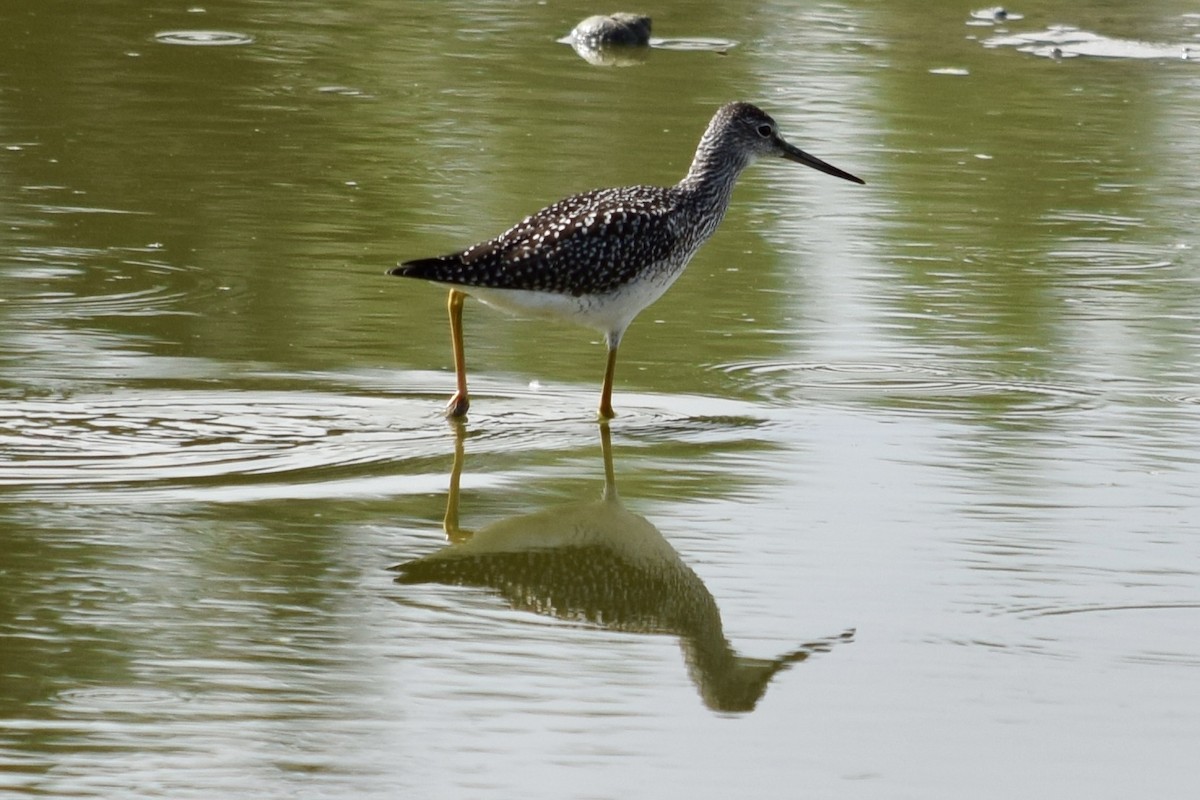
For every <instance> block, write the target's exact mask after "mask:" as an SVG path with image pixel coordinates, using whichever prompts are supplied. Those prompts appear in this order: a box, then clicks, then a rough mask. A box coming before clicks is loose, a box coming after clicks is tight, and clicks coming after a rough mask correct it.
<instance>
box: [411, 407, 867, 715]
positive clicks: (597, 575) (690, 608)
mask: <svg viewBox="0 0 1200 800" xmlns="http://www.w3.org/2000/svg"><path fill="white" fill-rule="evenodd" d="M456 430H457V435H456V439H455V449H454V467H453V470H452V472H451V476H450V491H449V497H448V499H447V503H446V517H445V520H444V525H445V529H446V534H447V536H448V538H449V539H450V544H449V545H448V546H446V547H445V548H443V549H441V550H439V551H437V552H436V553H433V554H431V555H429V556H426V557H424V558H418V559H415V560H412V561H407V562H404V563H402V564H397V565H396V566H394V567H392V568H391V569H392V570H394V571H396V572H398V573H399V576H398V577H397V578H396V582H397V583H401V584H422V583H438V584H447V585H456V586H477V587H484V588H487V589H491V590H492V591H495V592H497V593H498V594H500V595H501V596H502V597H504V599H505V600H506V601H507V602H508V603H509V604H511V605H512V607H514V608H517V609H521V610H526V611H533V612H536V613H539V614H545V615H547V616H552V617H557V618H559V619H567V620H577V621H586V622H589V623H592V624H595V625H599V626H602V627H604V628H609V629H611V630H617V631H627V632H635V633H658V634H670V635H674V636H678V637H679V639H680V643H681V646H682V648H683V653H684V658H685V660H686V662H687V665H688V669H689V672H690V673H691V676H692V680H693V681H694V682H695V684H696V687H697V689H698V690H699V692H700V695H701V697H702V698H703V700H704V703H705V704H706V705H707V706H708V707H709V708H711V709H714V710H717V711H726V712H738V711H750V710H752V709H753V708H754V707H755V705H756V704H757V703H758V701H759V698H761V697H762V695H763V693H764V692H765V691H766V689H767V685H768V684H769V683H770V681H771V679H772V678H773V677H774V676H775V674H776V673H777V672H779V671H780V670H783V669H786V668H787V667H788V666H789V665H791V664H794V663H796V662H799V661H804V660H805V659H807V658H808V657H809V656H811V655H812V654H814V653H821V652H827V651H828V650H829V649H830V648H832V647H833V645H835V644H837V643H838V642H848V641H851V640H852V639H853V637H854V631H853V630H848V631H845V632H844V633H841V634H839V635H836V636H831V637H827V638H823V639H817V640H814V641H811V642H808V643H806V644H803V645H801V646H800V647H798V648H796V649H795V650H791V651H789V652H786V653H784V654H782V655H780V656H778V657H776V658H750V657H747V656H742V655H738V654H737V653H736V652H735V651H734V649H733V647H732V646H731V645H730V643H729V640H728V639H726V638H725V633H724V629H723V626H722V624H721V612H720V610H719V609H718V608H717V603H716V601H715V600H714V599H713V596H712V595H711V594H710V593H709V591H708V589H707V588H705V586H704V583H703V582H702V581H701V580H700V578H699V576H697V575H696V573H695V572H693V571H692V570H691V569H690V568H689V567H688V566H687V564H685V563H684V562H683V560H682V559H681V558H680V557H679V553H677V552H676V551H675V549H674V548H673V547H671V545H670V543H669V542H667V540H666V539H665V538H663V535H662V534H661V533H659V531H658V529H657V528H655V527H654V526H653V525H652V524H650V522H649V521H647V520H646V518H645V517H642V516H640V515H638V514H634V513H632V512H630V511H628V510H627V509H626V508H625V507H624V506H623V505H622V504H621V501H620V499H619V498H618V496H617V489H616V480H615V475H614V470H613V462H612V441H611V434H610V433H609V429H608V425H607V424H601V425H600V441H601V446H602V451H603V457H604V493H603V495H602V496H601V497H600V498H599V499H597V500H592V501H587V502H576V503H569V504H566V505H560V506H556V507H553V508H548V509H545V510H543V511H538V512H536V513H532V514H521V515H518V516H515V517H511V518H509V519H505V520H500V521H499V522H495V523H493V524H491V525H488V526H486V527H484V528H480V529H479V530H477V531H475V532H470V531H464V530H463V529H462V528H460V527H459V524H458V501H459V485H460V479H461V476H462V468H463V459H464V447H463V439H464V427H463V425H462V424H461V423H460V424H457V425H456Z"/></svg>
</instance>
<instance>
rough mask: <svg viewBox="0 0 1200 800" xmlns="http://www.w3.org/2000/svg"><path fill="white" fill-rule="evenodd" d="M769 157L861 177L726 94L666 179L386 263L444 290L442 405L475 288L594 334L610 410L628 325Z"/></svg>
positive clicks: (504, 305) (462, 392)
mask: <svg viewBox="0 0 1200 800" xmlns="http://www.w3.org/2000/svg"><path fill="white" fill-rule="evenodd" d="M772 156H773V157H779V158H786V159H788V160H789V161H794V162H796V163H798V164H804V165H805V166H808V167H812V168H813V169H817V170H820V171H821V172H824V173H827V174H829V175H833V176H835V177H838V178H842V179H844V180H848V181H853V182H854V183H864V181H863V180H862V179H861V178H858V177H856V176H854V175H851V174H850V173H849V172H846V171H844V170H841V169H838V168H837V167H835V166H833V165H831V164H827V163H825V162H824V161H822V160H821V159H819V158H816V157H815V156H811V155H809V154H808V153H806V152H804V151H803V150H801V149H800V148H798V147H795V146H794V145H791V144H789V143H788V142H786V141H784V139H783V138H782V137H781V136H780V135H779V128H778V126H777V125H776V123H775V120H774V119H772V118H771V117H770V115H768V114H767V113H766V112H764V111H763V110H762V109H760V108H758V107H757V106H754V105H751V104H750V103H743V102H732V103H726V104H725V105H723V106H721V108H720V109H718V110H717V113H716V114H714V115H713V118H712V120H711V121H710V122H709V123H708V128H707V129H706V130H705V131H704V135H703V136H702V137H700V144H699V145H698V146H697V147H696V155H695V157H694V158H693V159H692V165H691V167H690V168H689V169H688V172H687V175H685V176H684V177H683V180H681V181H679V183H677V184H675V185H674V186H645V185H639V186H626V187H621V188H615V189H598V190H595V191H591V192H586V193H584V194H579V195H574V196H572V197H568V198H566V199H565V200H560V201H558V202H557V203H554V204H553V205H550V206H547V207H546V208H543V209H542V210H541V211H538V212H537V213H535V214H532V215H530V216H528V217H526V218H525V219H523V220H521V221H520V222H518V223H517V224H516V225H514V226H513V227H511V228H509V229H508V230H507V231H505V232H504V233H502V234H500V235H499V236H496V237H495V238H493V239H488V240H487V241H485V242H481V243H480V244H476V245H472V246H471V247H468V248H467V249H465V250H460V251H459V252H457V253H451V254H450V255H445V256H438V257H435V258H421V259H416V260H414V261H405V262H403V263H401V264H400V265H399V266H397V267H394V268H392V269H391V270H389V271H388V274H389V275H398V276H400V277H404V278H420V279H422V280H427V281H432V282H433V283H437V284H441V285H444V286H448V287H449V289H450V298H449V304H448V305H449V311H450V339H451V343H452V346H453V350H454V370H455V374H456V378H457V390H456V391H455V393H454V395H453V396H452V397H451V398H450V402H449V404H448V405H447V408H446V413H447V415H448V416H451V417H461V416H464V415H465V414H466V413H467V409H468V408H469V407H470V398H469V397H468V395H467V369H466V360H465V357H464V354H463V333H462V309H463V302H464V300H465V298H466V296H467V295H471V296H472V297H475V298H477V299H478V300H481V301H483V302H484V303H486V304H487V305H490V306H494V307H497V308H501V309H505V310H508V311H512V312H516V313H519V314H530V315H533V316H539V317H548V318H552V319H560V320H566V321H570V322H574V323H577V324H579V325H582V326H584V327H587V328H591V329H593V330H596V331H599V332H600V333H602V334H603V335H604V340H605V344H606V345H607V347H608V363H607V366H606V368H605V371H604V384H603V387H602V388H601V392H600V410H599V414H600V417H601V418H602V419H611V418H612V417H613V416H615V414H614V412H613V407H612V389H613V375H614V373H615V370H616V365H617V348H618V347H619V346H620V344H621V337H622V336H624V334H625V329H626V328H627V327H629V323H630V322H632V321H633V319H634V317H636V316H637V315H638V313H640V312H641V310H642V309H644V308H645V307H646V306H648V305H650V304H651V303H653V302H654V301H655V300H657V299H658V298H659V297H661V296H662V295H663V293H664V292H665V291H666V290H667V289H668V288H669V287H670V286H671V284H672V283H674V282H675V280H676V279H677V278H678V277H679V275H680V274H681V273H682V272H683V269H684V267H686V266H687V264H688V261H690V260H691V258H692V256H693V255H695V253H696V251H697V250H698V249H699V248H700V245H702V244H704V242H705V241H707V240H708V238H709V237H710V236H712V234H713V232H714V231H715V230H716V229H717V226H718V225H719V224H720V222H721V219H722V218H723V217H724V216H725V210H726V209H727V208H728V207H729V198H730V195H731V194H732V192H733V186H734V184H735V183H736V182H737V178H738V176H739V175H740V174H741V172H742V170H744V169H745V168H746V167H748V166H749V165H750V164H751V163H753V162H754V161H756V160H758V159H760V158H765V157H772Z"/></svg>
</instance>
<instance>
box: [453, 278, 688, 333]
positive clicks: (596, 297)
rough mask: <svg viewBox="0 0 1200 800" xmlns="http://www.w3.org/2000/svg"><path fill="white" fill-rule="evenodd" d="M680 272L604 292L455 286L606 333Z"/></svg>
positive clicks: (508, 307) (510, 307)
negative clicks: (578, 293)
mask: <svg viewBox="0 0 1200 800" xmlns="http://www.w3.org/2000/svg"><path fill="white" fill-rule="evenodd" d="M680 271H681V270H675V271H673V272H671V273H667V272H662V273H658V274H655V275H652V276H649V277H645V278H643V279H642V280H637V281H633V282H631V283H627V284H625V285H623V286H620V287H618V288H617V289H615V290H613V291H611V292H606V293H605V294H582V295H579V296H575V295H572V294H565V293H559V292H537V291H529V290H525V289H494V288H489V287H481V286H458V287H455V288H457V289H458V290H459V291H463V292H466V293H467V294H469V295H471V296H472V297H474V298H475V299H477V300H479V301H480V302H483V303H485V304H487V305H489V306H492V307H493V308H498V309H501V310H503V311H508V312H510V313H514V314H520V315H528V316H533V317H540V318H544V319H557V320H562V321H564V322H570V323H573V324H576V325H581V326H583V327H585V328H590V329H592V330H596V331H600V332H601V333H605V334H609V333H617V334H620V333H621V332H623V331H624V330H625V328H626V327H628V325H629V323H630V322H632V321H633V318H634V317H636V316H637V315H638V313H639V312H640V311H641V310H642V309H644V308H645V307H646V306H648V305H650V304H651V303H653V302H654V301H655V300H657V299H658V298H660V297H662V295H663V293H664V292H666V291H667V289H668V288H670V286H671V284H672V283H674V282H675V278H676V277H678V275H679V272H680Z"/></svg>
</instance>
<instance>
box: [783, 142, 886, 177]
mask: <svg viewBox="0 0 1200 800" xmlns="http://www.w3.org/2000/svg"><path fill="white" fill-rule="evenodd" d="M779 149H780V150H781V151H782V152H781V155H782V156H783V157H784V158H786V159H787V160H788V161H795V162H796V163H797V164H803V165H804V166H806V167H812V168H813V169H816V170H820V171H821V172H824V173H825V174H826V175H833V176H834V177H835V178H841V179H843V180H847V181H853V182H854V183H864V184H865V183H866V181H864V180H863V179H862V178H860V177H858V176H857V175H851V174H850V173H849V172H846V171H845V170H843V169H838V168H837V167H835V166H834V165H833V164H826V163H825V162H824V161H822V160H821V159H819V158H817V157H816V156H810V155H809V154H808V153H806V152H804V151H803V150H801V149H800V148H799V147H794V146H792V145H790V144H788V143H787V142H785V141H784V140H783V139H780V140H779Z"/></svg>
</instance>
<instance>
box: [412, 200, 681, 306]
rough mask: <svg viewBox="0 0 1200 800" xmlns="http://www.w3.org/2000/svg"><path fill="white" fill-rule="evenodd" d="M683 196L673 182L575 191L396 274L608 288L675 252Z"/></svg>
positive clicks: (469, 282) (582, 290) (489, 284)
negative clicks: (510, 224)
mask: <svg viewBox="0 0 1200 800" xmlns="http://www.w3.org/2000/svg"><path fill="white" fill-rule="evenodd" d="M680 201H681V198H680V197H679V193H678V192H677V191H676V190H675V189H674V188H673V187H672V188H667V187H659V186H629V187H623V188H619V189H600V190H598V191H594V192H588V193H586V194H580V195H575V196H573V197H568V198H566V199H565V200H560V201H559V202H557V203H555V204H554V205H551V206H549V207H547V208H544V209H542V210H541V211H539V212H537V213H536V214H533V215H531V216H528V217H526V218H525V219H523V220H521V221H520V222H518V223H517V224H516V225H514V226H513V227H511V228H509V229H508V230H507V231H505V232H504V233H502V234H500V235H499V236H496V237H495V238H492V239H489V240H488V241H486V242H483V243H481V244H477V245H475V246H473V247H469V248H467V249H466V250H463V251H461V252H459V253H453V254H451V255H447V256H440V257H437V258H424V259H418V260H416V261H407V262H405V263H403V264H401V265H400V266H399V267H398V268H397V269H395V270H393V274H396V275H402V276H404V277H411V278H422V279H425V280H431V281H437V282H439V283H448V284H454V285H457V286H464V287H468V286H479V287H486V288H490V289H524V290H529V291H538V292H554V293H558V294H569V295H572V296H575V297H579V296H581V295H584V294H608V293H610V292H613V291H615V290H616V289H618V288H620V287H621V286H623V285H625V284H627V283H629V282H630V281H632V280H634V279H635V278H637V277H638V276H639V275H641V274H642V273H643V272H644V271H645V270H646V269H647V268H648V267H651V266H652V265H654V264H656V263H660V262H663V261H664V260H667V259H669V258H670V256H671V254H672V253H673V252H675V251H676V246H677V244H678V240H679V238H680V236H679V231H678V229H679V220H678V212H679V210H680Z"/></svg>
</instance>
